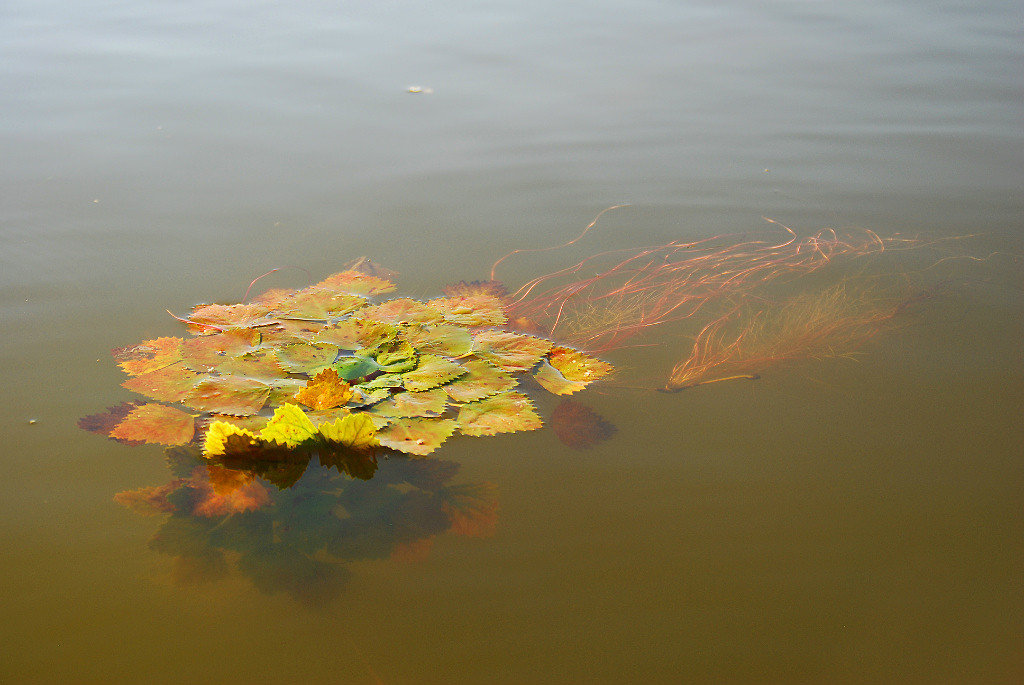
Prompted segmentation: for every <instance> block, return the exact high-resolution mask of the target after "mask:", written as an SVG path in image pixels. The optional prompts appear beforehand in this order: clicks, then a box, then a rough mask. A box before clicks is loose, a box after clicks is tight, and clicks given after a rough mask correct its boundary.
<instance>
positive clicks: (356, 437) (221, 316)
mask: <svg viewBox="0 0 1024 685" xmlns="http://www.w3.org/2000/svg"><path fill="white" fill-rule="evenodd" d="M394 289H395V286H394V284H393V283H392V282H390V281H389V280H387V279H385V278H382V277H380V276H378V275H374V274H370V273H366V272H364V271H361V270H358V269H349V270H346V271H342V272H340V273H337V274H334V275H333V276H330V277H328V278H326V279H325V280H323V281H321V282H320V283H317V284H315V285H312V286H309V287H306V288H304V289H301V290H298V291H286V290H271V291H268V292H266V293H263V294H262V295H261V296H259V297H257V298H255V299H254V300H253V301H252V302H249V303H242V304H232V305H221V304H207V305H200V306H197V307H195V308H194V309H193V310H192V312H191V313H190V314H189V315H188V316H187V317H184V318H182V319H181V321H183V322H184V323H185V324H186V326H187V327H188V329H189V332H190V333H191V334H192V335H191V337H185V338H182V337H162V338H156V339H154V340H146V341H144V342H142V343H139V344H137V345H131V346H128V347H123V348H119V349H116V350H114V358H115V360H116V361H117V363H118V364H119V365H120V367H121V368H122V369H123V370H124V371H125V372H126V373H127V374H128V375H129V376H130V378H129V379H128V380H127V381H126V382H125V383H124V384H123V385H124V387H125V388H127V389H128V390H131V391H133V392H135V393H138V394H140V395H143V396H145V397H147V398H149V399H151V400H154V401H151V402H126V403H122V404H121V405H118V406H116V407H112V408H110V409H109V410H108V411H107V412H105V413H103V414H99V415H95V416H90V417H86V418H84V419H83V420H82V422H81V425H82V427H84V428H87V429H89V430H93V431H95V432H100V433H104V434H106V435H109V436H110V437H111V438H114V439H115V440H119V441H122V442H126V443H132V444H135V443H157V444H163V445H171V446H174V445H186V444H189V443H195V444H198V445H201V447H202V454H203V456H204V457H206V458H208V459H214V460H217V461H221V462H225V463H229V462H239V461H241V462H243V463H244V462H248V461H251V462H260V461H281V460H284V459H287V458H288V455H290V454H293V453H295V452H306V453H311V452H316V453H318V454H327V455H329V454H331V453H332V452H348V451H353V450H354V451H364V452H365V451H373V450H374V449H375V448H377V447H378V446H380V447H384V448H389V449H392V450H396V451H398V452H404V453H407V454H411V455H417V456H422V455H427V454H429V453H431V452H433V451H434V450H435V449H437V448H438V446H440V445H441V444H442V443H443V442H444V441H445V440H447V439H448V438H449V437H451V436H452V435H455V434H457V433H461V434H463V435H468V436H488V435H495V434H498V433H510V432H516V431H524V430H533V429H536V428H539V427H540V426H541V423H542V422H541V419H540V417H539V416H538V414H537V412H536V410H535V408H534V405H533V403H532V401H531V400H530V399H529V397H528V396H527V395H526V394H525V393H524V392H523V390H522V388H521V387H520V382H521V381H522V380H523V379H524V378H526V377H528V376H529V377H532V378H533V379H534V380H535V381H536V383H537V384H539V385H540V386H541V387H542V388H544V389H546V390H547V391H549V392H552V393H554V394H557V395H568V394H571V393H574V392H576V391H578V390H581V389H583V388H585V387H586V386H587V385H589V384H590V383H592V382H593V381H595V380H598V379H600V378H602V377H604V376H606V375H607V374H608V373H609V372H610V371H611V370H612V369H611V366H610V365H609V364H607V363H605V362H603V361H600V360H598V359H596V358H593V357H591V356H588V355H586V354H584V353H582V352H580V351H578V350H575V349H572V348H570V347H565V346H562V345H558V344H555V343H553V342H552V341H551V340H548V339H546V338H543V337H537V336H534V335H527V334H523V333H517V332H513V331H510V330H508V329H507V328H506V324H507V318H506V315H505V312H504V308H505V306H506V305H507V304H508V303H507V300H506V298H505V297H504V291H503V290H502V289H501V288H500V286H498V285H497V284H495V283H491V282H487V283H483V284H467V283H460V284H459V285H458V286H453V287H450V288H448V289H446V296H444V297H440V298H437V299H433V300H429V301H426V302H423V301H418V300H414V299H410V298H394V299H382V298H381V296H382V295H384V294H386V293H390V292H392V291H393V290H394Z"/></svg>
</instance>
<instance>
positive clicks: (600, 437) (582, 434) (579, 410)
mask: <svg viewBox="0 0 1024 685" xmlns="http://www.w3.org/2000/svg"><path fill="white" fill-rule="evenodd" d="M551 426H552V428H554V429H555V435H556V436H557V437H558V439H559V440H561V441H562V443H563V444H565V445H567V446H569V447H572V448H573V449H577V450H582V449H587V448H589V447H593V446H594V445H596V444H597V443H599V442H602V441H604V440H607V439H609V438H610V437H612V435H614V434H615V426H613V425H612V424H610V423H609V422H608V421H606V420H605V419H604V418H602V417H601V415H600V414H598V413H597V412H595V411H594V410H593V409H591V408H590V407H588V406H586V405H584V404H580V403H579V402H575V401H573V400H564V401H563V402H562V403H561V404H559V405H558V406H557V407H555V411H554V412H552V413H551Z"/></svg>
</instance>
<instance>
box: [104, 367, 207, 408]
mask: <svg viewBox="0 0 1024 685" xmlns="http://www.w3.org/2000/svg"><path fill="white" fill-rule="evenodd" d="M199 378H200V374H198V373H194V372H192V371H189V370H188V369H186V368H185V367H184V366H182V365H181V364H174V365H173V366H165V367H164V368H162V369H157V370H156V371H150V372H149V373H144V374H142V375H141V376H135V377H134V378H129V379H128V380H126V381H125V382H124V383H122V384H121V386H122V387H125V388H128V389H129V390H131V391H132V392H137V393H139V394H140V395H145V396H146V397H151V398H153V399H154V400H160V401H161V402H180V401H181V400H182V399H184V397H185V395H187V394H188V393H189V391H190V390H192V386H194V385H195V384H196V381H198V380H199Z"/></svg>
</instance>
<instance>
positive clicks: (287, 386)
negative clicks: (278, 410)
mask: <svg viewBox="0 0 1024 685" xmlns="http://www.w3.org/2000/svg"><path fill="white" fill-rule="evenodd" d="M306 383H307V381H304V380H301V379H299V378H275V379H272V380H268V381H267V385H269V386H270V394H269V395H267V406H270V407H276V406H278V405H281V404H284V403H285V402H291V401H293V400H294V399H295V393H297V392H299V391H300V390H302V389H303V388H305V387H306Z"/></svg>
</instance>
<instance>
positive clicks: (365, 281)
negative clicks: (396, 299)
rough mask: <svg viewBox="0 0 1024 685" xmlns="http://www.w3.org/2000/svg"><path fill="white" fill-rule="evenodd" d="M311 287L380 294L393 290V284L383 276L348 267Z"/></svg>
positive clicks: (363, 293)
mask: <svg viewBox="0 0 1024 685" xmlns="http://www.w3.org/2000/svg"><path fill="white" fill-rule="evenodd" d="M313 287H314V288H323V289H325V290H326V289H333V290H337V291H339V292H346V293H354V294H356V295H380V294H383V293H388V292H391V291H392V290H394V289H395V284H394V283H392V282H391V281H388V280H386V279H384V278H378V277H377V276H372V275H370V274H365V273H363V272H361V271H356V270H354V269H349V270H346V271H342V272H339V273H336V274H334V275H332V276H328V277H327V278H325V279H324V280H322V281H320V282H319V283H317V284H316V285H315V286H313Z"/></svg>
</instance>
